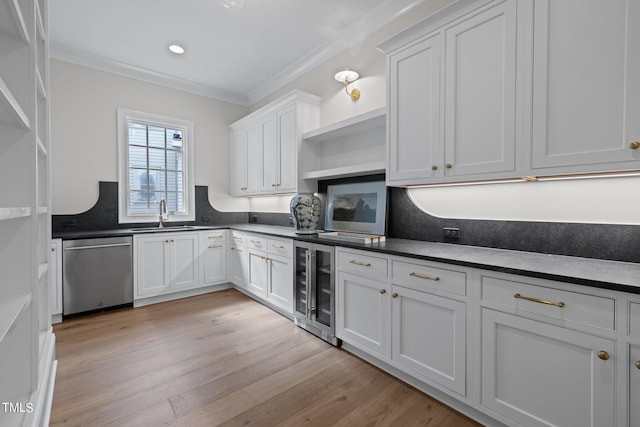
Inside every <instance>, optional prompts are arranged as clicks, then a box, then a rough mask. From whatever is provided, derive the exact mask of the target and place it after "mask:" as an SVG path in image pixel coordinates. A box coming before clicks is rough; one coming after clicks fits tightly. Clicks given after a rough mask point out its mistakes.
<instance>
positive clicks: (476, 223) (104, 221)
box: [52, 175, 640, 262]
mask: <svg viewBox="0 0 640 427" xmlns="http://www.w3.org/2000/svg"><path fill="white" fill-rule="evenodd" d="M375 180H384V175H375V176H369V177H359V178H351V179H340V180H329V181H320V182H319V183H318V193H319V195H320V198H321V199H322V200H323V206H324V196H325V195H326V192H327V186H328V185H332V184H337V183H353V182H366V181H375ZM387 212H388V213H387V236H388V237H395V238H400V239H411V240H423V241H430V242H443V241H445V240H444V239H443V236H442V233H443V232H442V229H443V228H444V227H455V228H459V229H460V239H459V241H458V242H456V243H457V244H463V245H473V246H483V247H489V248H498V249H512V250H518V251H529V252H539V253H546V254H554V255H569V256H579V257H587V258H598V259H607V260H616V261H627V262H640V226H636V225H608V224H578V223H556V222H533V221H487V220H472V219H445V218H437V217H434V216H431V215H429V214H426V213H424V212H423V211H421V210H420V209H418V208H417V207H416V206H415V205H414V204H413V203H412V202H411V200H410V199H409V196H408V195H407V191H406V190H405V189H403V188H388V210H387ZM290 217H291V215H290V214H288V213H266V212H220V211H217V210H216V209H214V208H213V207H212V206H211V204H210V203H209V197H208V190H207V187H206V186H196V221H191V222H184V223H180V225H182V224H187V225H222V224H238V223H248V222H252V223H256V224H268V225H280V226H285V227H286V226H292V223H291V220H290ZM52 222H53V232H54V234H55V233H57V232H64V231H92V230H108V229H117V228H131V227H135V226H150V225H155V224H157V223H151V224H149V223H144V224H142V223H141V224H124V225H119V224H118V184H117V183H116V182H100V195H99V197H98V201H97V202H96V204H95V206H93V207H92V208H91V209H89V210H88V211H86V212H83V213H81V214H77V215H53V216H52ZM71 224H75V225H73V226H72V225H71ZM323 224H324V218H323V217H322V218H321V219H320V224H319V228H322V227H323V226H324V225H323Z"/></svg>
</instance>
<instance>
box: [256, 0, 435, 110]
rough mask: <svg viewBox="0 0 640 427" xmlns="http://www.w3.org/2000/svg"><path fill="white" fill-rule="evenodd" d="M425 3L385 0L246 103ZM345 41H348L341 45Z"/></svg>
mask: <svg viewBox="0 0 640 427" xmlns="http://www.w3.org/2000/svg"><path fill="white" fill-rule="evenodd" d="M424 2H425V0H387V1H385V2H384V3H382V4H380V5H379V6H378V7H376V8H375V9H372V10H371V11H370V12H369V13H367V14H366V15H363V16H361V17H360V19H358V20H357V21H354V22H353V23H352V24H351V25H349V26H348V27H345V28H344V29H343V30H342V31H341V32H339V33H338V34H337V35H336V36H335V37H333V39H331V40H328V41H327V42H325V43H323V44H322V45H320V46H319V47H318V48H317V49H314V50H312V51H310V52H309V53H308V54H307V55H305V56H303V57H302V58H300V59H299V60H298V61H296V62H294V63H293V64H291V65H290V66H288V67H287V68H285V69H284V70H282V71H281V72H280V73H278V74H277V75H275V76H274V77H272V78H271V79H269V80H268V81H267V82H265V83H264V84H262V85H260V86H258V87H257V88H255V89H253V90H251V91H250V92H249V93H248V94H247V98H248V101H249V104H251V105H254V104H255V103H257V102H258V101H260V100H262V99H264V98H266V97H267V96H269V95H271V94H272V93H274V92H276V91H277V90H279V89H282V88H283V87H284V86H286V85H287V84H289V83H291V82H292V81H293V80H295V79H297V78H298V77H301V76H302V75H303V74H305V73H307V72H309V71H310V70H312V69H313V68H315V67H317V66H318V65H320V64H321V63H323V62H325V61H327V60H328V59H330V58H331V57H333V56H335V55H337V54H338V53H340V52H342V51H344V50H346V49H348V48H350V47H352V46H354V45H356V44H357V43H359V42H361V41H362V40H364V39H365V38H366V37H367V36H369V35H371V34H372V33H374V32H375V31H377V30H379V29H380V28H382V27H383V26H385V25H386V24H388V23H389V22H391V21H393V20H394V19H395V18H397V17H399V16H400V15H402V14H404V13H406V12H407V11H408V10H410V9H413V8H414V7H415V6H417V5H419V4H421V3H424ZM345 40H348V42H346V43H345Z"/></svg>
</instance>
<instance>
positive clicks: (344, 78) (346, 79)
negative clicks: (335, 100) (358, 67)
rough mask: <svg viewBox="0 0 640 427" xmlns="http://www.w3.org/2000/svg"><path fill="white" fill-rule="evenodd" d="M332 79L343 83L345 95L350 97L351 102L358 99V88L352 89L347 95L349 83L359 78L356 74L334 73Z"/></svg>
mask: <svg viewBox="0 0 640 427" xmlns="http://www.w3.org/2000/svg"><path fill="white" fill-rule="evenodd" d="M334 77H335V79H336V80H337V81H339V82H340V83H344V90H345V92H347V95H349V96H350V97H351V100H352V101H357V100H358V99H359V98H360V90H359V89H358V88H354V89H353V90H352V91H351V93H349V88H348V86H349V83H351V82H353V81H355V80H358V77H360V75H359V74H358V73H356V72H355V71H351V70H344V71H340V72H338V73H336V75H335V76H334Z"/></svg>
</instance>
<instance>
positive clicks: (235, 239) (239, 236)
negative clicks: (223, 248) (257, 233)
mask: <svg viewBox="0 0 640 427" xmlns="http://www.w3.org/2000/svg"><path fill="white" fill-rule="evenodd" d="M246 238H247V236H246V235H245V234H244V233H241V232H239V231H231V243H233V244H234V245H237V246H244V245H245V240H246Z"/></svg>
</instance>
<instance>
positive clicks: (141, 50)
mask: <svg viewBox="0 0 640 427" xmlns="http://www.w3.org/2000/svg"><path fill="white" fill-rule="evenodd" d="M423 1H424V0H246V3H245V5H244V7H243V8H242V9H239V10H236V11H230V10H228V9H225V8H224V7H222V6H221V5H220V3H219V0H108V1H105V0H51V1H50V2H49V35H50V45H51V56H52V57H53V58H58V59H62V60H67V61H70V62H75V63H78V64H81V65H88V66H92V67H94V68H99V69H104V70H107V71H111V72H116V73H118V74H123V75H127V76H130V77H134V78H141V79H145V80H148V81H152V82H155V83H160V84H164V85H166V86H170V87H175V88H178V89H182V90H187V91H190V92H194V93H199V94H202V95H205V96H210V97H214V98H218V99H222V100H226V101H230V102H235V103H239V104H243V105H251V104H253V103H255V102H257V101H259V100H260V99H262V98H264V97H265V96H268V95H269V94H271V93H273V92H274V91H276V90H278V89H280V88H281V87H283V86H285V85H286V84H287V83H289V82H290V81H292V80H293V79H295V78H297V77H299V76H300V75H302V74H303V73H305V72H306V71H308V70H310V69H311V68H313V67H314V66H316V65H318V64H319V63H321V62H323V61H325V60H327V59H328V58H330V57H331V56H333V55H335V54H337V53H338V52H340V51H341V50H343V49H346V48H348V47H350V46H351V45H353V44H355V43H357V42H359V41H361V40H362V39H363V38H365V37H366V36H367V35H369V34H370V33H372V32H373V31H375V30H377V29H379V28H380V27H382V26H383V25H385V24H386V23H388V22H389V21H391V20H392V19H394V18H395V17H397V16H398V15H399V14H401V13H403V12H405V11H406V10H408V9H410V8H412V7H413V6H415V5H417V4H419V3H422V2H423ZM173 43H177V44H180V45H182V46H183V47H184V48H185V49H186V53H185V54H184V55H181V56H178V55H175V54H173V53H171V52H169V50H168V46H169V45H170V44H173ZM336 71H338V70H336Z"/></svg>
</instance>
